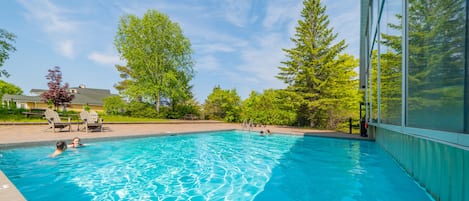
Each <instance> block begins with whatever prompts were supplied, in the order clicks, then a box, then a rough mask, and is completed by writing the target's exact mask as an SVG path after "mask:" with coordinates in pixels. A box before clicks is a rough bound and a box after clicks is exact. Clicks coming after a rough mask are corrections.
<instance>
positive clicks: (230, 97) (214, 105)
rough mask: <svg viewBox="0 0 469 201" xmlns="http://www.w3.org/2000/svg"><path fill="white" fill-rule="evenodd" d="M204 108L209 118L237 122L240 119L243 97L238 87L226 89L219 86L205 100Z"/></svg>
mask: <svg viewBox="0 0 469 201" xmlns="http://www.w3.org/2000/svg"><path fill="white" fill-rule="evenodd" d="M203 109H204V113H205V115H207V116H208V119H218V120H224V121H226V122H237V121H239V120H240V119H239V116H240V111H241V98H240V97H239V96H238V94H237V93H236V89H231V90H224V89H221V88H220V87H219V86H217V87H214V88H213V91H212V93H211V94H210V95H209V96H208V97H207V99H206V100H205V104H204V106H203Z"/></svg>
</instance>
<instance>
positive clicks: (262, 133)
mask: <svg viewBox="0 0 469 201" xmlns="http://www.w3.org/2000/svg"><path fill="white" fill-rule="evenodd" d="M259 133H260V134H261V135H264V131H263V130H262V131H260V132H259ZM265 134H266V135H270V134H271V133H270V130H269V129H267V130H266V131H265Z"/></svg>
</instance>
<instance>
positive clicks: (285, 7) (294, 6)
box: [262, 0, 303, 29]
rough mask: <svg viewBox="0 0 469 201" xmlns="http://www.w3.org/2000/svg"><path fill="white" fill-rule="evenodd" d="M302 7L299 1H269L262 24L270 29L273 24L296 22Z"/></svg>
mask: <svg viewBox="0 0 469 201" xmlns="http://www.w3.org/2000/svg"><path fill="white" fill-rule="evenodd" d="M302 7H303V4H302V3H301V2H295V1H290V0H277V1H269V3H268V5H267V10H266V16H265V18H264V20H263V21H262V25H263V26H264V27H265V28H268V29H271V28H273V27H274V26H279V25H282V23H287V24H290V23H293V24H296V22H297V19H298V18H299V16H300V11H301V9H302Z"/></svg>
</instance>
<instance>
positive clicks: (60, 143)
mask: <svg viewBox="0 0 469 201" xmlns="http://www.w3.org/2000/svg"><path fill="white" fill-rule="evenodd" d="M55 146H56V147H57V149H58V150H62V151H64V150H65V149H67V143H65V142H64V141H57V143H55Z"/></svg>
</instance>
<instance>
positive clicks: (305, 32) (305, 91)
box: [277, 0, 359, 127]
mask: <svg viewBox="0 0 469 201" xmlns="http://www.w3.org/2000/svg"><path fill="white" fill-rule="evenodd" d="M303 5H304V8H303V10H302V12H301V17H302V19H300V20H299V21H298V26H297V27H296V34H295V37H294V38H292V39H291V40H292V42H293V43H294V45H295V47H293V48H291V49H284V51H285V52H286V57H287V61H284V62H282V66H280V67H279V68H280V73H279V75H278V76H277V78H279V79H281V80H283V81H284V82H285V83H286V84H288V89H289V90H292V91H294V92H296V93H298V94H299V95H300V96H302V97H303V100H304V102H303V103H302V105H301V106H300V107H301V108H300V111H303V113H302V114H299V117H300V120H299V121H302V120H301V119H304V120H306V122H309V124H310V126H311V127H334V124H337V119H338V118H341V117H340V114H342V115H344V114H345V113H344V111H343V110H347V111H350V110H351V108H350V107H352V108H353V107H356V106H354V105H358V100H359V98H358V83H357V82H356V80H353V79H356V73H355V72H354V71H353V69H354V68H355V67H356V66H357V65H358V62H357V60H356V59H354V58H353V57H352V56H349V55H341V52H342V51H343V50H344V49H345V48H346V47H347V45H346V44H345V41H344V40H341V41H339V42H337V43H335V44H334V40H335V39H336V38H337V34H336V33H334V32H333V28H330V27H329V19H328V16H327V15H326V13H325V12H326V7H325V6H322V5H321V1H320V0H305V1H304V2H303ZM344 98H347V100H344ZM350 101H351V102H350ZM355 103H356V104H355ZM334 122H335V123H334Z"/></svg>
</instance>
